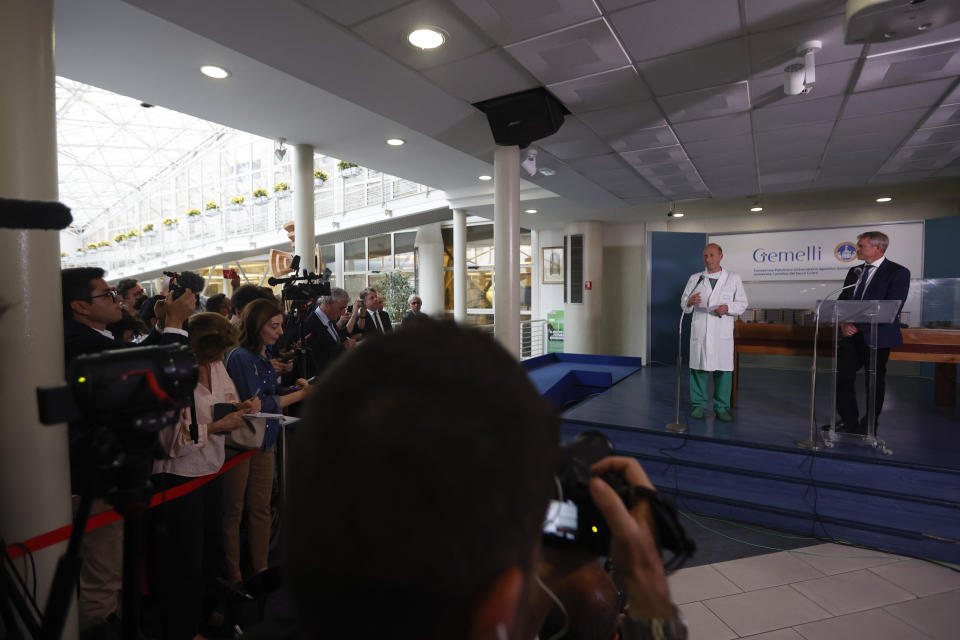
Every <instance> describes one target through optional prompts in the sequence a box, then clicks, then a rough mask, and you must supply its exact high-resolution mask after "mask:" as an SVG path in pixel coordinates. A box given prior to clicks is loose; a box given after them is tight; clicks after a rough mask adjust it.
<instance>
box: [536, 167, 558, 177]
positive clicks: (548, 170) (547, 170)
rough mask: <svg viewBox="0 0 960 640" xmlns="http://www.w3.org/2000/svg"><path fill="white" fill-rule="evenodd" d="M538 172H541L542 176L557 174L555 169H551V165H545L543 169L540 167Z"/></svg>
mask: <svg viewBox="0 0 960 640" xmlns="http://www.w3.org/2000/svg"><path fill="white" fill-rule="evenodd" d="M537 173H539V174H540V175H542V176H547V177H550V176H555V175H557V172H556V171H554V170H553V169H551V168H550V167H544V168H543V169H540V171H538V172H537Z"/></svg>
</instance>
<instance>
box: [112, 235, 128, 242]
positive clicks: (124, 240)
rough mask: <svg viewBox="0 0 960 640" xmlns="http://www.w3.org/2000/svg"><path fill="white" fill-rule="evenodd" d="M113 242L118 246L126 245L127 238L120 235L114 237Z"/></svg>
mask: <svg viewBox="0 0 960 640" xmlns="http://www.w3.org/2000/svg"><path fill="white" fill-rule="evenodd" d="M113 241H114V242H116V243H117V244H125V243H126V242H127V236H126V235H125V234H123V233H118V234H117V235H115V236H113Z"/></svg>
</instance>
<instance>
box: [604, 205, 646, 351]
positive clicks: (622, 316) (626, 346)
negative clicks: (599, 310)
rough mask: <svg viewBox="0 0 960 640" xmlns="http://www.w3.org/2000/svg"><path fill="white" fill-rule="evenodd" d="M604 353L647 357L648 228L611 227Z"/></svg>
mask: <svg viewBox="0 0 960 640" xmlns="http://www.w3.org/2000/svg"><path fill="white" fill-rule="evenodd" d="M603 235H604V238H603V245H604V246H603V274H604V280H605V282H604V290H603V308H604V311H603V322H602V325H601V331H602V335H601V340H600V353H604V354H609V355H621V356H637V357H641V358H644V359H646V357H647V353H646V350H647V337H646V336H647V278H646V272H647V265H646V262H647V260H646V255H647V254H646V235H647V234H646V228H645V225H644V224H643V223H638V224H619V225H607V226H606V227H605V229H604V234H603Z"/></svg>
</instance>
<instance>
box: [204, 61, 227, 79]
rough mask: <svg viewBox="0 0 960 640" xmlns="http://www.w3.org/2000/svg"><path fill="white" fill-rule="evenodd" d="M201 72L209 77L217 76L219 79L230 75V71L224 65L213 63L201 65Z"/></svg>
mask: <svg viewBox="0 0 960 640" xmlns="http://www.w3.org/2000/svg"><path fill="white" fill-rule="evenodd" d="M200 73H202V74H203V75H205V76H207V77H208V78H215V79H217V80H223V79H224V78H226V77H227V76H229V75H230V72H229V71H227V70H226V69H224V68H223V67H218V66H216V65H212V64H205V65H203V66H202V67H200Z"/></svg>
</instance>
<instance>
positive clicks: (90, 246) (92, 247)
mask: <svg viewBox="0 0 960 640" xmlns="http://www.w3.org/2000/svg"><path fill="white" fill-rule="evenodd" d="M87 251H89V252H90V253H96V252H97V243H96V242H91V243H90V244H88V245H87Z"/></svg>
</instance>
